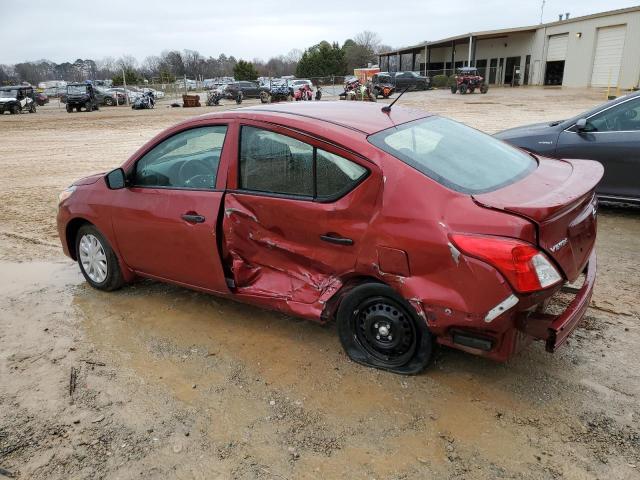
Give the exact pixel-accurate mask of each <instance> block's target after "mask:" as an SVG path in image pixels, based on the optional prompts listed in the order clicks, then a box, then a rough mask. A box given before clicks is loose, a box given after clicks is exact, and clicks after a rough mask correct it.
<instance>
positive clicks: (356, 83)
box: [339, 78, 377, 102]
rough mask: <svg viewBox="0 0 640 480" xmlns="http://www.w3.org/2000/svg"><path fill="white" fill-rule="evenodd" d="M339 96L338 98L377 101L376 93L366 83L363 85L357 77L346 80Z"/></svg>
mask: <svg viewBox="0 0 640 480" xmlns="http://www.w3.org/2000/svg"><path fill="white" fill-rule="evenodd" d="M339 97H340V100H358V101H363V102H365V101H368V102H376V101H377V98H376V95H375V93H374V92H373V91H372V89H371V86H370V85H369V84H368V83H367V84H365V85H363V84H362V83H360V80H358V79H357V78H353V79H351V80H347V82H346V83H345V85H344V92H342V93H341V94H340V95H339Z"/></svg>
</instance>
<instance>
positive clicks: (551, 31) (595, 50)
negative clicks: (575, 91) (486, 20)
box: [379, 6, 640, 88]
mask: <svg viewBox="0 0 640 480" xmlns="http://www.w3.org/2000/svg"><path fill="white" fill-rule="evenodd" d="M379 65H380V69H381V70H386V71H390V72H395V71H405V70H413V71H416V72H418V71H420V72H422V73H425V72H428V74H429V75H435V74H438V73H444V74H451V73H452V72H453V69H454V68H458V67H462V66H468V65H471V66H475V67H477V68H478V69H479V70H480V71H481V74H483V76H485V78H487V80H488V82H489V83H490V84H520V85H563V86H567V87H589V86H591V87H606V86H608V85H611V86H619V87H621V88H632V87H637V86H638V84H639V82H640V6H636V7H631V8H624V9H620V10H612V11H609V12H602V13H596V14H593V15H586V16H583V17H575V18H568V14H567V15H566V16H562V18H561V19H560V20H558V21H555V22H551V23H543V24H540V25H535V26H530V27H518V28H506V29H501V30H490V31H485V32H472V33H467V34H464V35H457V36H455V37H450V38H444V39H442V40H436V41H432V42H424V43H421V44H418V45H414V46H412V47H406V48H401V49H399V50H395V51H392V52H387V53H383V54H381V55H380V56H379Z"/></svg>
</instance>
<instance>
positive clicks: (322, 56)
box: [0, 31, 390, 85]
mask: <svg viewBox="0 0 640 480" xmlns="http://www.w3.org/2000/svg"><path fill="white" fill-rule="evenodd" d="M388 49H390V47H388V46H386V45H382V44H381V41H380V37H379V36H378V35H377V34H376V33H374V32H368V31H365V32H361V33H359V34H358V35H356V36H354V37H353V39H348V40H346V41H345V42H344V43H343V44H342V46H340V45H339V44H338V43H337V42H333V43H329V42H327V41H322V42H320V43H318V44H317V45H313V46H311V47H309V48H307V49H305V50H304V51H300V50H298V49H293V50H291V51H290V52H289V53H288V54H287V55H278V56H275V57H272V58H270V59H269V60H267V61H266V62H265V61H263V60H261V59H253V60H251V61H245V60H240V59H236V58H235V57H234V56H233V55H230V56H227V55H225V54H220V55H219V56H218V57H212V56H209V57H205V56H204V55H202V54H200V52H198V51H196V50H183V51H178V50H166V51H164V52H162V53H161V54H160V55H152V56H149V57H146V58H145V59H144V60H143V61H142V62H138V60H137V59H136V58H135V57H133V56H131V55H124V56H122V57H120V58H117V59H116V58H114V57H105V58H103V59H100V60H93V59H81V58H79V59H77V60H75V61H74V62H63V63H55V62H52V61H49V60H38V61H28V62H21V63H16V64H14V65H0V84H2V85H5V84H10V83H20V82H29V83H31V84H34V85H35V84H37V83H39V82H43V81H46V80H66V81H84V80H89V79H112V80H113V82H114V83H115V84H121V83H122V81H123V75H124V79H126V81H127V83H130V84H135V83H139V82H142V81H143V80H144V79H146V80H149V81H152V82H154V81H159V82H162V83H169V82H172V81H175V80H176V79H178V78H182V77H183V76H185V75H186V76H187V77H188V78H202V79H204V78H215V77H231V76H235V77H236V79H237V80H249V79H255V78H257V77H258V76H264V77H281V76H285V75H296V76H298V77H318V76H329V75H338V76H339V75H346V74H349V73H353V69H354V68H359V67H366V66H367V64H368V63H376V61H377V53H379V52H380V51H382V50H388Z"/></svg>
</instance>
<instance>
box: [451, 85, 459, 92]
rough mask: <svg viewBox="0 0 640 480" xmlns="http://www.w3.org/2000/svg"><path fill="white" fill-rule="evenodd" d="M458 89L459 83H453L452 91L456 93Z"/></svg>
mask: <svg viewBox="0 0 640 480" xmlns="http://www.w3.org/2000/svg"><path fill="white" fill-rule="evenodd" d="M457 91H458V86H457V85H451V93H456V92H457Z"/></svg>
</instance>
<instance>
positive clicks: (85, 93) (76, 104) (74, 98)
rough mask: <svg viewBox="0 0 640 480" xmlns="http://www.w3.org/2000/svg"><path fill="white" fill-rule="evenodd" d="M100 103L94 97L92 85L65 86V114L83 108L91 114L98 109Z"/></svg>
mask: <svg viewBox="0 0 640 480" xmlns="http://www.w3.org/2000/svg"><path fill="white" fill-rule="evenodd" d="M100 101H101V99H99V98H98V96H97V95H96V91H95V90H94V88H93V85H91V84H90V83H69V84H68V85H67V97H66V102H67V112H69V113H71V112H73V109H74V108H75V109H76V111H78V112H79V111H80V109H82V108H84V109H85V111H87V112H91V111H93V110H99V109H100Z"/></svg>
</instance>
